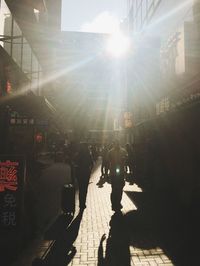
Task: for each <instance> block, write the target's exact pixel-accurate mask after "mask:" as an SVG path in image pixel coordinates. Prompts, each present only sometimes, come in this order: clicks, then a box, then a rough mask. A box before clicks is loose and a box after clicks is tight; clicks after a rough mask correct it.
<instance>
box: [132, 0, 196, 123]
mask: <svg viewBox="0 0 200 266" xmlns="http://www.w3.org/2000/svg"><path fill="white" fill-rule="evenodd" d="M199 5H200V4H199V1H184V2H183V1H181V0H180V1H179V0H178V1H176V3H174V1H171V0H169V1H162V0H161V1H158V0H151V1H149V0H130V1H128V22H129V24H128V28H129V34H130V36H131V38H132V40H133V43H134V41H135V40H134V38H136V37H137V38H138V36H139V39H140V42H139V47H137V51H136V52H135V54H136V55H134V56H133V57H132V59H131V61H132V63H131V66H134V71H135V72H136V75H135V76H136V77H135V78H134V79H133V80H130V81H129V82H130V85H129V86H130V89H131V90H134V94H135V103H134V106H135V113H137V114H135V116H136V120H137V121H142V120H144V119H147V118H150V117H152V116H154V115H156V114H161V113H163V112H166V111H169V110H170V109H171V108H174V107H175V106H178V105H180V104H181V103H184V102H185V101H186V98H187V101H189V99H191V98H194V97H193V96H191V95H193V94H194V89H192V88H191V89H189V88H188V86H189V87H190V85H189V84H191V82H192V81H194V80H195V81H196V82H197V83H198V81H197V80H198V79H197V76H198V73H199V66H200V64H199V63H200V61H199V55H200V50H199ZM141 65H143V70H142V72H143V73H144V74H143V76H142V82H141V80H139V82H138V81H137V76H140V72H139V71H138V69H139V68H141ZM131 68H132V69H133V67H131ZM137 72H138V73H137ZM158 77H159V78H158ZM195 86H197V85H195ZM180 87H187V88H185V90H184V93H182V95H181V90H180ZM175 91H176V93H175ZM186 91H187V93H186ZM196 93H197V92H196ZM196 93H195V94H196ZM186 94H187V96H186ZM175 95H176V96H175ZM197 95H198V93H197V94H196V96H195V97H198V96H197ZM177 99H179V100H177ZM137 105H139V106H140V107H138V108H137Z"/></svg>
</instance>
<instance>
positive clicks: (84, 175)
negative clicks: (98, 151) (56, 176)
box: [76, 143, 93, 211]
mask: <svg viewBox="0 0 200 266" xmlns="http://www.w3.org/2000/svg"><path fill="white" fill-rule="evenodd" d="M76 165H77V171H76V177H77V180H78V186H79V207H80V210H82V211H83V210H84V209H85V208H86V205H85V202H86V197H87V189H88V184H89V179H90V174H91V170H92V166H93V160H92V157H91V154H90V151H89V149H88V146H87V144H86V143H81V144H80V148H79V152H78V154H77V156H76Z"/></svg>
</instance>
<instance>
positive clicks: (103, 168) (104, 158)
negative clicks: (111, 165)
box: [101, 146, 108, 177]
mask: <svg viewBox="0 0 200 266" xmlns="http://www.w3.org/2000/svg"><path fill="white" fill-rule="evenodd" d="M101 156H102V164H101V175H102V176H104V177H107V175H108V161H107V156H108V147H107V146H104V147H103V149H102V153H101Z"/></svg>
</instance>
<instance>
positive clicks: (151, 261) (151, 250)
mask: <svg viewBox="0 0 200 266" xmlns="http://www.w3.org/2000/svg"><path fill="white" fill-rule="evenodd" d="M99 177H100V167H98V168H97V169H96V170H95V171H94V172H93V174H92V177H91V181H90V184H89V187H88V196H87V202H86V204H87V208H86V209H85V211H84V213H83V216H80V214H79V215H78V212H79V210H78V203H77V204H76V205H77V208H76V209H77V210H76V213H75V216H74V217H75V221H74V222H72V224H71V229H72V230H71V232H70V230H69V231H68V234H66V237H63V239H60V240H59V241H57V244H56V243H54V242H53V241H50V240H42V239H40V240H38V243H36V245H35V246H37V248H36V249H35V252H32V251H30V252H29V253H28V256H26V258H23V259H22V260H21V262H18V263H15V264H13V266H31V265H32V266H35V265H48V266H53V265H55V266H64V265H69V266H77V265H80V266H133V265H136V266H139V265H140V266H145V265H148V266H151V265H152V266H154V265H165V266H166V265H168V266H169V265H174V264H173V263H172V262H171V260H170V259H169V257H167V255H166V254H165V253H164V251H163V250H162V248H160V247H159V246H156V244H151V243H150V245H149V244H147V245H146V244H145V243H144V242H145V241H146V240H145V237H144V238H143V239H138V238H137V237H136V239H135V241H132V240H131V238H132V236H131V234H132V231H131V230H130V231H129V228H131V227H132V224H131V223H127V220H128V219H129V214H131V213H134V215H135V213H136V212H137V211H136V209H137V208H136V206H135V205H134V203H133V202H132V201H131V200H130V198H129V197H128V196H127V194H128V191H129V192H130V191H131V192H133V191H135V192H136V193H140V192H141V191H140V189H139V188H138V187H137V186H136V185H132V186H130V185H128V184H126V186H125V188H124V191H125V192H124V193H123V199H122V205H123V209H122V214H121V215H119V217H117V216H116V215H113V214H114V213H113V211H112V210H111V204H110V192H111V186H110V184H108V183H105V184H104V185H103V187H101V188H99V187H98V186H97V185H96V184H97V182H98V180H99ZM126 192H127V193H126ZM77 198H78V197H77ZM77 215H78V216H77ZM134 217H135V216H134ZM136 220H137V219H136ZM139 223H140V221H139ZM69 227H70V226H69ZM127 229H128V234H126V233H127ZM133 232H134V230H133ZM135 236H137V232H135ZM69 238H70V239H71V240H70V241H71V242H70V243H69V245H70V246H71V247H73V248H71V247H70V249H69V246H68V251H69V250H70V252H71V258H70V259H69V256H68V260H65V259H64V260H63V259H62V258H61V257H62V255H63V254H64V253H62V251H61V250H62V249H63V247H62V248H61V246H62V244H63V245H64V252H66V251H65V245H66V242H67V241H68V239H69ZM133 238H134V233H133ZM149 241H150V242H151V237H150V240H149ZM137 242H138V243H137ZM38 244H39V245H38ZM47 249H48V252H46V254H45V251H46V250H47ZM32 250H34V249H32ZM68 253H69V252H68ZM44 254H45V255H44ZM65 255H66V254H65ZM115 257H116V258H115ZM34 258H42V260H41V261H40V262H39V263H33V264H32V263H31V261H33V260H34ZM120 260H121V262H120ZM35 262H37V260H35Z"/></svg>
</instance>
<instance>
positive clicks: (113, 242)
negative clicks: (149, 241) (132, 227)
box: [98, 212, 131, 266]
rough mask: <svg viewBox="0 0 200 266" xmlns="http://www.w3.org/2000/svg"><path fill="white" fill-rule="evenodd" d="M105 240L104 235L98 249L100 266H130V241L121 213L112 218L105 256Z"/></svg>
mask: <svg viewBox="0 0 200 266" xmlns="http://www.w3.org/2000/svg"><path fill="white" fill-rule="evenodd" d="M105 239H106V235H105V234H104V235H103V236H102V238H101V241H100V245H99V249H98V266H122V265H123V266H130V265H131V264H130V250H129V245H130V239H129V233H128V230H127V226H126V220H125V218H124V216H123V214H122V213H121V212H119V213H115V214H114V215H113V216H112V217H111V220H110V231H109V235H108V238H107V241H106V250H105V256H104V255H103V254H104V251H103V242H104V240H105Z"/></svg>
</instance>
